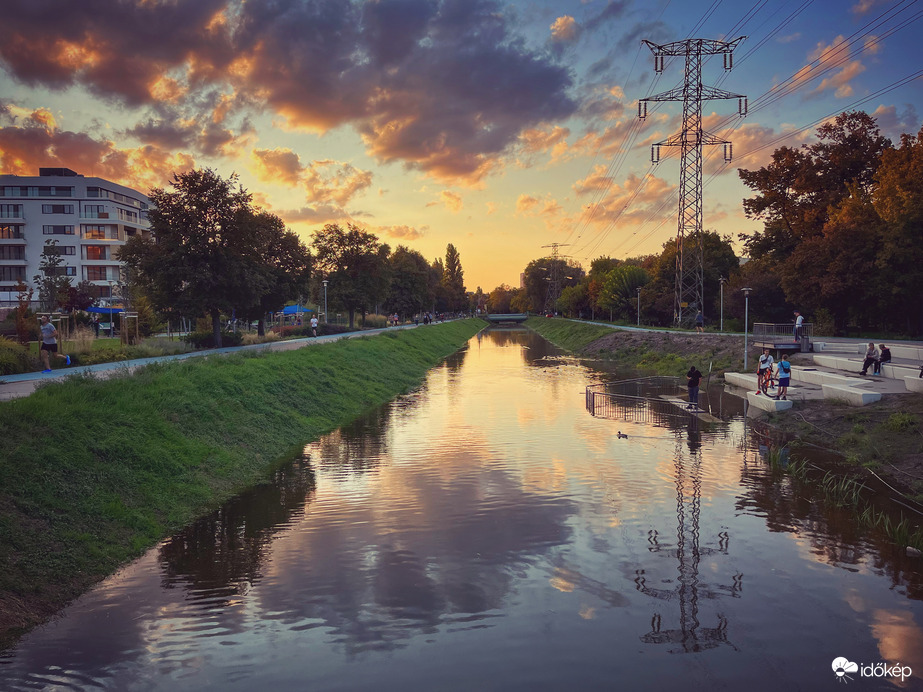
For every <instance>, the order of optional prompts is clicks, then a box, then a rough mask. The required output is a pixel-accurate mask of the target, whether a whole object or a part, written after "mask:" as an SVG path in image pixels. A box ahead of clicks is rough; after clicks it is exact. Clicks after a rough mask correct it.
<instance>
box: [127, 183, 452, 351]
mask: <svg viewBox="0 0 923 692" xmlns="http://www.w3.org/2000/svg"><path fill="white" fill-rule="evenodd" d="M150 199H151V202H152V206H151V210H150V212H149V219H150V223H151V236H150V237H140V236H135V237H132V238H130V239H129V240H128V241H127V242H126V243H125V246H124V247H123V248H122V251H121V254H120V259H121V260H122V262H123V263H124V265H125V268H126V275H127V276H126V278H127V281H126V284H127V286H126V288H127V292H128V293H129V294H131V295H133V296H134V297H135V299H136V300H140V301H142V302H149V303H150V305H151V306H152V307H153V308H154V309H155V310H156V311H158V312H159V313H160V314H161V315H163V316H164V317H167V318H169V317H171V316H175V317H178V316H180V315H184V316H187V317H190V316H208V317H209V318H210V320H211V325H212V332H213V336H214V343H215V344H216V345H217V346H220V345H221V324H222V317H228V316H234V317H236V318H239V319H244V320H248V321H257V322H258V324H259V329H260V332H261V333H262V332H263V328H264V318H265V316H266V315H267V314H269V313H271V312H274V311H279V310H281V309H282V308H283V306H285V305H286V304H291V303H294V302H298V303H301V302H303V301H304V300H306V299H310V300H311V302H312V303H314V304H315V305H324V306H326V309H332V310H333V311H336V312H346V313H347V314H348V315H349V324H350V327H354V326H355V317H356V315H357V314H359V315H361V316H364V315H366V314H368V313H369V312H371V311H373V310H374V311H380V310H382V311H387V312H388V314H391V313H398V314H399V315H402V316H405V317H409V316H412V315H414V314H417V313H420V312H423V311H433V312H445V311H453V312H454V311H458V310H465V309H467V306H468V297H467V295H466V293H465V286H464V271H463V269H462V265H461V258H460V256H459V254H458V251H457V250H456V249H455V247H454V246H453V245H451V244H450V245H448V247H447V248H446V256H445V259H444V260H443V259H442V258H438V259H436V260H435V261H433V262H432V263H430V262H428V261H427V260H426V259H425V258H424V257H423V255H421V254H420V253H419V252H417V251H415V250H411V249H409V248H406V247H404V246H398V247H397V248H396V249H395V250H394V251H393V252H392V251H391V249H390V247H389V246H388V245H387V244H385V243H382V242H381V241H380V240H379V238H378V237H376V236H375V234H373V233H371V232H368V231H365V230H362V229H360V228H358V227H357V226H355V225H354V224H352V223H348V224H346V225H345V226H341V225H339V224H327V225H326V226H324V227H323V228H322V229H321V230H318V231H316V232H315V233H313V234H312V242H311V244H310V247H309V246H308V245H306V244H305V243H304V242H302V241H301V239H300V238H299V237H298V236H297V235H296V234H295V233H294V232H293V231H290V230H288V229H287V228H286V227H285V224H284V222H283V221H282V219H280V218H279V217H278V216H276V215H274V214H271V213H269V212H267V211H265V210H262V209H259V208H257V207H255V206H254V205H253V202H252V196H251V195H250V193H248V192H246V191H245V190H244V189H243V188H242V187H241V186H240V185H239V183H238V180H237V177H236V176H231V177H230V178H228V179H224V178H222V177H221V176H220V175H218V174H217V173H216V172H215V171H213V170H210V169H201V170H192V171H189V172H186V173H179V174H175V175H174V177H173V181H172V189H171V190H166V189H163V188H156V189H154V190H152V191H151V193H150ZM325 284H326V285H325Z"/></svg>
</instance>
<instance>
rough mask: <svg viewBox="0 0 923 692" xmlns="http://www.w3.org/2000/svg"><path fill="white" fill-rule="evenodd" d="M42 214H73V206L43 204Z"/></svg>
mask: <svg viewBox="0 0 923 692" xmlns="http://www.w3.org/2000/svg"><path fill="white" fill-rule="evenodd" d="M42 213H43V214H73V213H74V205H73V204H43V205H42Z"/></svg>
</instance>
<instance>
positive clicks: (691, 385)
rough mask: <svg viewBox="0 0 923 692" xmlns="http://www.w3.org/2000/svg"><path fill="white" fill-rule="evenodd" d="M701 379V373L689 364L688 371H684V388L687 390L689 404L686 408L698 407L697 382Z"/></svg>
mask: <svg viewBox="0 0 923 692" xmlns="http://www.w3.org/2000/svg"><path fill="white" fill-rule="evenodd" d="M701 381H702V373H701V372H699V369H698V368H697V367H696V366H694V365H690V366H689V372H687V373H686V388H687V389H688V390H689V405H688V406H686V408H698V407H699V382H701Z"/></svg>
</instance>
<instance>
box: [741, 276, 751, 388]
mask: <svg viewBox="0 0 923 692" xmlns="http://www.w3.org/2000/svg"><path fill="white" fill-rule="evenodd" d="M740 290H741V291H743V292H744V370H745V371H746V369H747V323H748V319H749V316H750V315H749V313H750V291H752V290H753V289H752V288H742V289H740Z"/></svg>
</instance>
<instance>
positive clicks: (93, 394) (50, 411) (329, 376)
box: [0, 320, 484, 639]
mask: <svg viewBox="0 0 923 692" xmlns="http://www.w3.org/2000/svg"><path fill="white" fill-rule="evenodd" d="M483 326H484V323H483V322H481V321H480V320H464V321H457V322H449V323H445V324H440V325H434V326H430V327H424V328H419V329H413V330H401V331H395V332H386V333H384V334H381V335H378V336H372V337H362V338H356V339H344V340H340V341H337V342H334V343H330V344H316V345H312V347H309V348H303V349H299V350H296V351H285V352H276V353H271V352H270V353H267V352H261V353H256V352H247V353H239V354H234V355H229V356H209V357H207V358H198V359H194V360H188V361H180V362H172V363H165V364H157V365H152V366H149V367H146V368H144V369H142V370H140V371H138V372H137V373H135V374H134V375H131V376H124V377H115V378H112V379H106V380H97V379H94V378H92V377H86V376H83V377H81V376H75V377H71V378H68V379H67V380H65V381H63V382H54V383H49V384H48V385H46V386H43V387H41V388H40V389H38V390H37V391H36V392H35V393H34V394H32V395H31V396H29V397H26V398H23V399H16V400H13V401H9V402H3V403H0V439H2V440H3V445H2V450H0V479H2V483H0V516H2V517H3V519H2V521H0V565H2V566H3V569H2V570H0V612H2V611H3V609H4V605H5V604H6V603H7V601H15V602H17V603H19V602H21V601H22V600H24V599H25V600H28V599H29V598H36V599H45V600H46V601H48V600H52V601H54V604H55V605H57V606H60V605H62V604H63V602H66V600H68V599H70V598H73V597H74V596H76V595H78V594H79V593H80V592H81V591H83V590H84V589H85V588H86V587H87V586H89V585H90V584H92V583H93V582H94V581H96V580H98V579H99V578H101V577H103V576H105V575H106V574H109V573H111V572H112V571H113V570H114V569H115V568H116V567H118V565H119V564H121V563H123V562H125V561H126V560H128V559H130V558H132V557H135V556H137V555H138V554H139V553H140V552H141V551H142V550H144V549H145V548H147V547H149V546H151V545H153V544H154V543H155V542H156V541H157V540H160V539H161V538H163V537H164V536H167V535H169V534H170V533H171V532H173V531H175V530H177V529H179V528H181V527H182V526H184V525H186V524H188V523H189V522H190V521H192V520H193V519H195V518H196V517H198V516H201V515H202V514H204V513H206V512H207V511H209V510H210V509H213V508H214V507H216V506H218V505H219V504H220V503H221V502H222V501H224V500H226V499H227V498H228V497H231V496H232V495H234V494H236V493H237V492H239V491H241V490H242V489H244V488H246V487H248V486H251V485H253V484H255V483H258V482H260V481H261V480H264V479H265V478H267V477H268V474H269V473H270V471H271V470H272V469H273V468H274V466H275V465H276V464H277V462H278V459H279V458H280V455H282V454H284V453H286V452H288V453H289V454H291V452H292V450H294V449H300V448H301V446H303V445H304V444H305V443H306V442H308V441H311V440H314V439H317V438H318V437H319V436H321V435H323V434H324V433H327V432H329V431H331V430H334V429H336V428H337V427H339V426H341V425H343V424H345V423H347V422H349V421H351V420H353V419H355V418H356V417H357V416H359V415H360V414H361V413H363V412H364V411H366V410H368V409H369V408H370V407H372V406H375V405H379V404H382V403H384V402H386V401H388V400H390V399H391V398H393V397H394V396H396V395H397V394H400V393H403V392H407V391H409V390H411V389H413V388H414V387H416V386H418V385H419V383H420V382H421V381H422V379H423V377H424V376H425V374H426V372H427V370H428V369H429V368H431V367H432V366H434V365H435V364H437V363H438V362H439V361H440V360H441V359H443V358H445V357H446V356H448V355H450V354H451V353H453V352H455V351H456V350H457V349H458V348H459V347H461V346H462V345H463V344H464V343H465V342H466V341H467V340H468V339H469V338H470V337H471V336H473V335H474V334H475V333H476V332H477V331H478V330H479V329H480V328H482V327H483ZM44 605H46V606H47V605H48V604H47V603H45V604H44ZM28 624H34V620H33V621H30V622H28ZM4 625H5V626H6V628H7V639H9V632H10V629H9V628H10V624H9V623H4V622H3V620H2V618H0V637H2V630H3V628H4ZM14 634H15V633H14Z"/></svg>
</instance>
